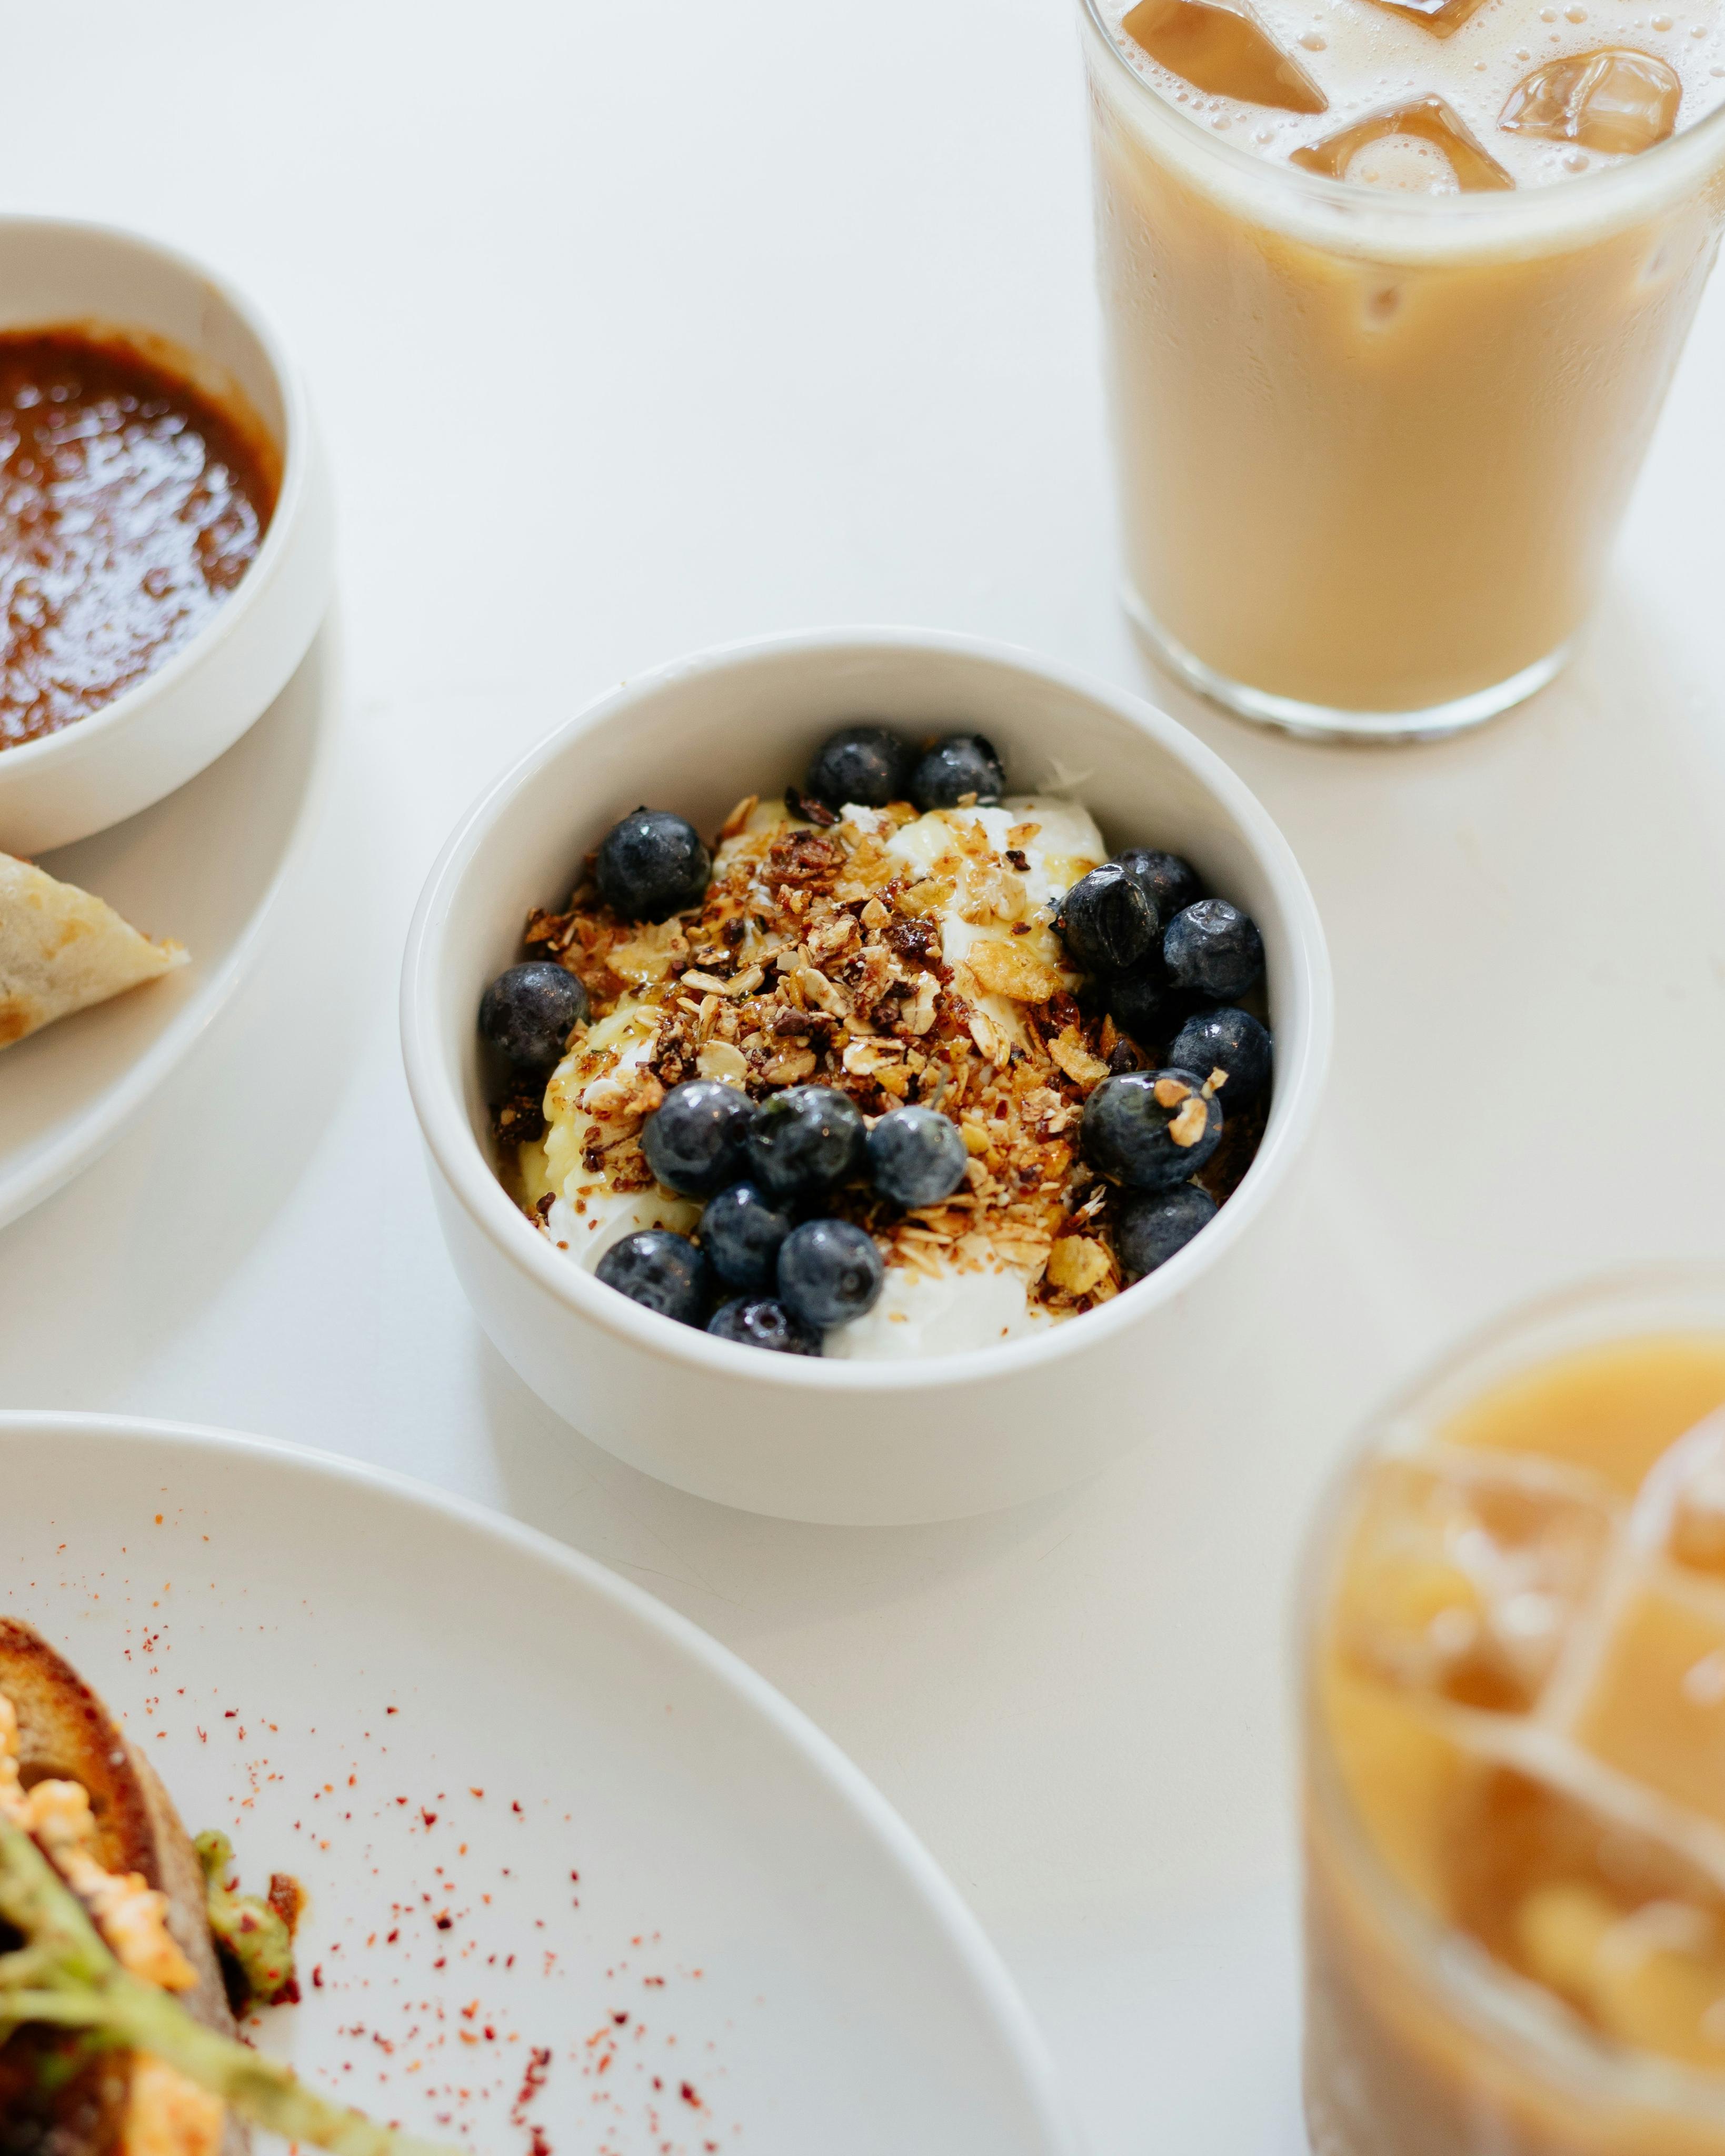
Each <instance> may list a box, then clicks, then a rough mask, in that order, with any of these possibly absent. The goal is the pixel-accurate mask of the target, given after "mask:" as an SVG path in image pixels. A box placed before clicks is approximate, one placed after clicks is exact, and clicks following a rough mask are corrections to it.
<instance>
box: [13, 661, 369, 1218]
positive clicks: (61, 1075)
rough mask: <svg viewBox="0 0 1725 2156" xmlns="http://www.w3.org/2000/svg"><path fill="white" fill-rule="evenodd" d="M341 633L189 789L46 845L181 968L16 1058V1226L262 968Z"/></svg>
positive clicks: (44, 859)
mask: <svg viewBox="0 0 1725 2156" xmlns="http://www.w3.org/2000/svg"><path fill="white" fill-rule="evenodd" d="M333 674H334V665H333V659H332V654H331V637H330V633H329V632H328V631H327V630H326V631H325V632H324V633H323V634H321V636H320V637H319V638H318V639H317V641H316V643H315V644H313V645H312V647H311V650H310V652H308V653H307V654H306V656H305V659H304V660H302V661H301V662H300V667H299V670H298V671H297V672H296V673H295V675H294V676H293V678H292V680H290V682H289V683H288V685H287V686H286V688H285V689H284V690H282V692H281V694H280V696H278V697H277V698H276V700H275V702H274V703H273V704H272V705H271V706H270V708H269V710H268V711H265V712H264V716H263V717H262V718H261V719H259V721H258V722H257V724H256V725H255V726H253V727H252V728H251V729H250V731H249V732H248V733H246V734H245V735H244V737H243V738H242V739H241V740H239V742H236V743H235V744H234V747H232V748H230V749H229V750H228V752H227V753H226V754H225V755H224V756H222V757H218V758H217V760H216V762H214V763H213V764H211V765H210V766H209V767H208V769H207V770H204V771H202V772H200V773H198V777H197V778H194V779H193V780H192V781H191V782H190V783H188V784H187V785H185V786H182V788H180V790H179V791H178V793H171V794H170V795H169V796H168V798H167V799H166V800H165V801H158V802H157V804H156V806H155V807H154V808H146V809H145V810H144V811H143V812H142V813H141V814H140V815H136V816H132V817H129V818H128V819H127V820H126V822H125V823H123V824H115V825H114V826H113V828H112V829H110V830H106V831H103V832H101V833H100V834H98V835H97V836H96V837H95V838H93V839H80V842H79V843H78V844H76V845H75V846H61V847H59V848H58V849H57V850H55V851H54V852H53V853H49V854H44V855H42V856H41V865H42V866H43V867H44V868H45V869H46V870H48V872H49V875H55V876H59V877H60V878H61V879H62V880H64V881H66V882H68V883H75V884H79V885H82V887H83V888H84V889H85V890H86V891H94V892H95V894H96V896H98V897H99V898H105V899H106V901H108V903H109V904H110V906H113V907H115V908H116V910H117V911H119V912H121V913H122V914H123V915H124V916H126V919H127V920H128V921H131V922H132V923H133V924H134V926H136V927H139V928H141V929H143V930H144V931H145V932H146V934H148V935H151V936H174V937H178V939H179V941H180V942H182V943H183V944H184V945H185V946H186V947H187V950H188V951H189V952H191V954H192V957H191V963H190V964H189V965H186V966H182V968H180V969H179V971H178V972H177V973H170V974H168V975H167V976H166V977H165V978H163V979H162V980H160V981H157V982H153V983H151V984H150V985H149V986H147V987H146V988H137V989H135V990H134V991H133V992H132V993H131V994H129V995H124V996H117V997H116V998H115V999H114V1000H113V1002H111V1003H106V1004H97V1005H96V1007H95V1009H93V1010H87V1011H80V1012H79V1013H78V1014H77V1015H76V1016H75V1017H73V1018H68V1019H61V1020H60V1021H59V1024H57V1025H51V1026H46V1027H44V1029H43V1030H42V1031H41V1032H40V1033H37V1034H31V1036H30V1037H29V1039H28V1040H21V1041H19V1042H18V1045H16V1047H13V1048H8V1050H6V1051H5V1052H4V1054H3V1055H0V1227H4V1226H5V1225H6V1224H7V1223H8V1221H12V1220H15V1219H18V1216H19V1214H23V1213H27V1212H28V1210H29V1209H30V1208H31V1207H32V1206H33V1205H38V1204H40V1203H41V1202H42V1200H43V1199H44V1198H47V1197H49V1196H50V1195H51V1194H52V1193H54V1191H56V1190H58V1189H59V1187H60V1185H61V1184H62V1183H67V1182H69V1181H70V1179H71V1178H72V1177H73V1176H74V1175H75V1174H77V1173H78V1172H79V1170H80V1168H87V1167H89V1165H90V1163H91V1162H92V1161H93V1160H95V1158H96V1157H97V1156H98V1155H99V1154H100V1152H102V1150H103V1149H104V1147H106V1146H107V1145H108V1144H109V1143H110V1142H111V1141H112V1139H113V1138H114V1137H116V1135H117V1134H118V1132H119V1131H120V1128H121V1125H122V1124H123V1123H124V1122H125V1121H126V1117H127V1116H130V1115H131V1114H133V1113H134V1112H135V1111H136V1110H137V1109H138V1108H139V1107H141V1106H142V1105H143V1103H144V1101H146V1100H147V1099H148V1098H149V1096H150V1095H151V1093H153V1092H154V1091H155V1090H156V1088H157V1086H159V1085H160V1084H161V1083H162V1080H163V1079H164V1078H166V1077H167V1075H168V1073H169V1071H171V1070H172V1069H173V1068H174V1066H175V1065H176V1064H177V1063H178V1062H179V1061H180V1060H181V1058H182V1056H183V1055H185V1054H186V1053H187V1050H188V1049H190V1047H191V1046H192V1045H193V1042H194V1041H195V1040H196V1039H198V1035H199V1034H201V1033H202V1032H203V1029H204V1028H205V1027H206V1026H207V1025H208V1024H209V1022H210V1020H211V1019H213V1017H214V1016H215V1014H216V1013H217V1012H218V1010H219V1009H221V1007H222V1005H223V1004H224V1003H225V1002H226V1001H227V1000H228V997H229V996H230V995H231V994H232V993H234V989H235V988H237V987H238V986H239V983H240V981H241V980H242V979H243V978H244V976H245V975H246V973H248V972H249V970H250V968H251V966H252V963H253V962H254V959H255V958H256V957H257V955H258V952H259V947H260V945H261V942H262V937H263V932H264V923H265V921H266V919H267V917H268V916H269V914H270V911H271V910H272V908H273V907H274V906H275V902H276V901H277V899H278V898H280V896H281V893H282V890H283V888H284V886H285V883H286V880H287V877H288V875H289V872H290V869H291V868H292V866H293V865H294V862H295V859H296V857H297V855H298V854H299V852H300V848H301V846H302V844H303V843H304V841H305V837H306V835H307V833H308V831H309V829H310V828H311V821H312V817H313V813H314V810H315V808H316V799H317V795H318V792H319V785H318V782H319V778H320V776H321V769H322V766H323V763H324V762H325V758H324V756H323V748H324V745H325V742H326V739H327V737H328V735H329V733H330V731H331V728H330V726H329V725H328V723H327V721H328V716H329V709H330V706H331V705H332V703H333V701H334V696H333V679H332V677H333Z"/></svg>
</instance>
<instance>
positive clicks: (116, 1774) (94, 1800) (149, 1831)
mask: <svg viewBox="0 0 1725 2156" xmlns="http://www.w3.org/2000/svg"><path fill="white" fill-rule="evenodd" d="M0 1692H4V1693H5V1694H6V1696H7V1697H8V1698H9V1699H10V1700H11V1702H12V1704H13V1707H14V1708H15V1709H16V1711H17V1713H18V1768H19V1775H20V1779H22V1781H23V1784H24V1786H25V1788H26V1789H33V1787H34V1786H35V1784H37V1783H39V1782H44V1781H49V1780H54V1781H68V1782H79V1783H81V1784H83V1786H84V1789H85V1791H86V1793H87V1794H88V1795H89V1798H90V1810H91V1813H92V1815H93V1816H94V1819H95V1830H96V1842H95V1852H94V1853H95V1857H96V1860H97V1861H98V1862H99V1863H100V1865H101V1866H102V1868H103V1870H104V1871H114V1872H126V1871H136V1872H139V1873H141V1875H142V1876H143V1877H144V1879H145V1880H146V1881H147V1882H148V1884H149V1885H151V1886H154V1887H157V1888H159V1889H160V1891H161V1892H162V1893H163V1894H165V1895H166V1896H167V1904H168V1909H167V1925H168V1929H169V1930H170V1931H171V1932H172V1934H173V1937H174V1939H175V1941H176V1942H177V1944H178V1946H179V1948H180V1950H181V1951H182V1953H184V1955H185V1957H186V1958H187V1961H188V1962H190V1963H191V1964H192V1967H193V1970H194V1971H195V1972H196V1974H197V1979H198V1980H197V1984H196V1985H195V1986H194V1988H193V1989H191V1990H190V1991H184V1992H182V1993H181V1994H179V1998H180V2003H181V2004H182V2005H183V2006H184V2007H185V2008H186V2009H187V2012H189V2013H191V2014H193V2015H195V2016H196V2017H197V2019H198V2020H200V2021H202V2022H203V2023H204V2024H205V2025H206V2026H207V2027H208V2028H211V2029H214V2030H219V2031H220V2032H221V2033H222V2034H223V2035H230V2036H231V2035H233V2034H234V2017H233V2015H232V2014H231V2013H230V2012H229V2011H228V1999H227V1994H226V1992H225V1991H224V1989H223V1984H222V1972H221V1969H220V1966H219V1964H218V1962H217V1959H216V1950H215V1945H214V1942H213V1940H212V1938H211V1937H210V1929H209V1920H208V1915H207V1913H206V1903H205V1899H204V1880H203V1868H202V1866H200V1865H199V1863H198V1857H197V1854H196V1852H195V1851H193V1846H192V1843H191V1840H190V1839H189V1837H188V1836H187V1832H186V1830H185V1828H184V1827H183V1826H182V1825H181V1823H180V1818H179V1815H178V1813H177V1812H176V1811H175V1809H174V1808H173V1804H172V1801H171V1800H170V1799H169V1797H168V1794H167V1791H166V1790H165V1789H163V1788H162V1784H161V1783H160V1781H158V1780H157V1776H156V1773H155V1770H154V1768H151V1765H150V1763H149V1762H148V1761H147V1760H146V1759H145V1758H143V1756H142V1755H141V1753H139V1752H137V1751H136V1749H135V1748H133V1747H132V1746H131V1744H129V1743H127V1742H126V1738H125V1737H124V1736H123V1735H122V1734H121V1732H120V1730H119V1729H118V1728H117V1727H116V1725H115V1723H114V1722H113V1720H112V1719H111V1717H110V1715H109V1713H108V1711H107V1709H106V1708H105V1707H104V1706H103V1705H102V1702H100V1700H99V1699H98V1698H97V1697H96V1696H95V1693H94V1692H93V1691H91V1690H90V1686H88V1685H87V1684H85V1681H84V1680H83V1679H82V1678H81V1677H80V1676H79V1675H78V1673H77V1671H75V1670H74V1669H73V1668H72V1667H71V1666H70V1664H69V1663H68V1662H67V1661H64V1659H63V1658H62V1657H61V1656H60V1655H58V1654H56V1653H55V1652H54V1649H53V1648H52V1647H50V1646H49V1645H48V1643H47V1641H46V1640H44V1639H42V1638H41V1637H40V1636H39V1635H38V1634H37V1633H35V1632H33V1631H32V1630H30V1628H29V1626H28V1625H23V1624H20V1623H19V1622H18V1620H17V1619H16V1618H12V1617H3V1616H0ZM64 2052H65V2046H64V2040H63V2039H60V2038H59V2037H55V2036H53V2035H44V2033H42V2032H39V2031H37V2030H20V2031H19V2032H18V2035H15V2036H13V2038H12V2039H11V2040H10V2041H9V2042H8V2043H6V2044H4V2045H0V2156H114V2152H116V2150H117V2149H118V2148H120V2147H121V2141H122V2137H123V2134H124V2132H125V2127H126V2111H127V2104H128V2102H129V2098H130V2096H131V2079H132V2063H131V2059H130V2057H129V2056H127V2055H126V2054H124V2053H119V2054H113V2053H110V2054H107V2055H98V2056H96V2057H95V2058H94V2059H91V2060H90V2061H88V2062H86V2063H85V2064H84V2065H83V2066H80V2068H79V2070H78V2071H76V2072H75V2073H74V2074H73V2075H72V2076H71V2078H70V2079H69V2080H64V2081H63V2083H62V2085H59V2086H55V2083H56V2082H57V2081H60V2080H61V2076H57V2075H56V2074H55V2073H54V2071H53V2070H52V2067H51V2066H50V2067H49V2071H47V2072H46V2073H45V2074H44V2071H43V2070H44V2065H46V2064H47V2063H48V2062H49V2060H50V2058H51V2057H52V2056H55V2055H58V2056H59V2057H61V2058H64ZM247 2145H248V2143H247V2139H246V2136H245V2132H244V2128H243V2127H242V2126H241V2125H240V2124H239V2122H238V2121H237V2120H236V2119H235V2118H234V2117H233V2114H232V2113H231V2112H230V2113H229V2114H228V2122H227V2128H226V2136H225V2139H224V2141H223V2156H242V2152H244V2149H245V2148H246V2147H247Z"/></svg>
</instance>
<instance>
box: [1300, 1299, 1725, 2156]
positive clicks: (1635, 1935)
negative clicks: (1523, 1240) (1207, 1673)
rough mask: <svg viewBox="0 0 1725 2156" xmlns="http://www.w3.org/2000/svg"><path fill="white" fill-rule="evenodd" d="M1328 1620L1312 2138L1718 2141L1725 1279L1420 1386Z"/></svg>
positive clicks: (1695, 2153) (1603, 2151)
mask: <svg viewBox="0 0 1725 2156" xmlns="http://www.w3.org/2000/svg"><path fill="white" fill-rule="evenodd" d="M1304 1615H1305V1628H1306V1629H1305V1635H1304V1639H1305V1653H1304V1683H1303V1695H1304V1696H1303V1700H1302V1710H1303V1723H1304V1743H1305V1811H1306V1844H1307V2028H1306V2098H1307V2122H1308V2125H1309V2128H1310V2133H1311V2138H1312V2148H1313V2151H1314V2152H1315V2156H1722V2152H1725V1272H1707V1273H1699V1272H1698V1273H1683V1274H1674V1275H1671V1276H1661V1277H1656V1278H1652V1279H1650V1280H1647V1281H1643V1282H1642V1283H1640V1284H1639V1285H1634V1286H1631V1285H1625V1284H1618V1285H1615V1286H1602V1287H1598V1288H1594V1289H1592V1290H1589V1291H1586V1292H1584V1293H1581V1294H1578V1295H1574V1296H1568V1297H1566V1298H1565V1299H1563V1301H1559V1302H1556V1303H1553V1304H1551V1305H1548V1306H1545V1307H1543V1308H1542V1309H1539V1310H1537V1311H1535V1312H1532V1313H1529V1314H1527V1315H1525V1316H1523V1317H1520V1318H1518V1319H1517V1320H1516V1321H1514V1322H1512V1324H1511V1325H1509V1326H1507V1327H1504V1328H1502V1329H1501V1330H1499V1331H1498V1332H1495V1333H1493V1334H1492V1335H1491V1337H1488V1338H1486V1339H1485V1340H1483V1341H1481V1342H1478V1343H1476V1345H1475V1346H1474V1347H1472V1348H1471V1349H1470V1350H1468V1351H1467V1352H1466V1353H1463V1354H1462V1355H1461V1356H1460V1357H1459V1358H1455V1360H1454V1361H1453V1362H1452V1363H1451V1364H1450V1366H1449V1367H1448V1368H1446V1369H1445V1371H1444V1372H1443V1373H1442V1374H1441V1375H1440V1376H1439V1377H1437V1378H1434V1379H1431V1380H1430V1381H1428V1382H1426V1383H1423V1384H1421V1385H1420V1386H1419V1387H1418V1388H1417V1389H1414V1391H1413V1392H1412V1393H1411V1394H1409V1396H1408V1397H1406V1398H1404V1399H1402V1400H1401V1401H1399V1403H1397V1404H1396V1405H1395V1406H1394V1409H1392V1410H1391V1411H1390V1412H1389V1414H1388V1415H1387V1416H1386V1417H1385V1418H1384V1420H1383V1422H1382V1424H1381V1425H1380V1427H1379V1428H1378V1430H1377V1431H1376V1432H1375V1433H1374V1435H1373V1442H1372V1444H1371V1445H1370V1447H1369V1449H1368V1450H1367V1452H1366V1453H1365V1454H1364V1455H1363V1457H1362V1458H1361V1459H1360V1460H1359V1461H1358V1464H1357V1465H1356V1466H1355V1467H1354V1468H1353V1471H1352V1472H1351V1473H1350V1474H1349V1475H1348V1477H1347V1478H1346V1480H1345V1481H1344V1483H1343V1486H1341V1488H1340V1490H1339V1491H1338V1493H1337V1496H1335V1498H1334V1499H1333V1500H1332V1503H1331V1505H1330V1507H1329V1509H1328V1512H1327V1517H1325V1518H1324V1520H1323V1521H1322V1523H1321V1527H1320V1529H1319V1532H1318V1533H1317V1536H1316V1537H1315V1539H1314V1545H1313V1554H1312V1560H1311V1563H1310V1566H1309V1568H1308V1573H1307V1596H1306V1609H1305V1613H1304Z"/></svg>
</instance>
